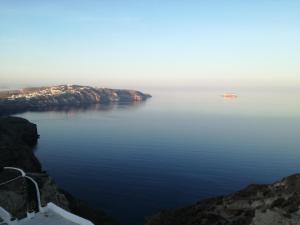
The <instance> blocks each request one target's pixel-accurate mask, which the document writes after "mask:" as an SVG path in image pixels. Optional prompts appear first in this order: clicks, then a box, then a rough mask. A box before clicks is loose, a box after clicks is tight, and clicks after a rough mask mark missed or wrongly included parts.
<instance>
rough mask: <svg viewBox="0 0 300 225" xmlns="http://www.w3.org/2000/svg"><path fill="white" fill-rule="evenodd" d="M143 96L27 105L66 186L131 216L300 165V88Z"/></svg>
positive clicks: (44, 153) (119, 215)
mask: <svg viewBox="0 0 300 225" xmlns="http://www.w3.org/2000/svg"><path fill="white" fill-rule="evenodd" d="M150 93H151V94H152V95H153V98H152V99H150V100H148V101H147V102H145V103H143V104H135V105H130V106H126V105H123V106H122V105H121V106H102V107H97V108H95V109H89V110H79V111H69V112H43V113H34V112H29V113H24V114H21V116H22V117H25V118H27V119H29V120H30V121H32V122H34V123H37V124H38V130H39V134H40V135H41V138H40V140H39V144H38V148H37V151H36V154H37V156H38V158H39V159H40V161H41V162H42V164H43V168H44V169H45V170H47V171H48V172H49V174H50V175H51V176H53V177H54V178H55V180H56V181H57V183H58V184H59V185H60V187H62V188H64V189H66V190H68V191H69V192H71V193H72V194H74V195H75V196H77V197H79V198H81V199H83V200H85V201H86V202H88V203H89V204H91V205H92V206H95V207H98V208H102V209H103V210H105V211H106V212H107V213H108V214H109V215H111V216H113V217H114V218H116V219H118V220H119V221H121V222H122V223H123V224H128V225H129V224H131V225H135V224H140V223H142V222H143V221H144V218H145V217H147V216H150V215H152V214H154V213H156V212H158V211H159V210H160V209H165V208H175V207H182V206H185V205H189V204H192V203H194V202H196V201H198V200H200V199H202V198H207V197H210V196H216V195H221V194H226V193H230V192H233V191H237V190H239V189H241V188H243V187H244V186H246V185H248V184H250V183H268V182H273V181H275V180H277V179H279V178H281V177H283V176H286V175H289V174H292V173H296V172H300V138H299V134H300V107H299V99H300V94H299V93H297V92H291V93H287V92H241V93H239V98H237V99H224V98H222V97H221V96H220V95H221V94H222V93H221V92H215V91H177V92H175V91H165V92H163V91H161V92H155V91H153V92H150Z"/></svg>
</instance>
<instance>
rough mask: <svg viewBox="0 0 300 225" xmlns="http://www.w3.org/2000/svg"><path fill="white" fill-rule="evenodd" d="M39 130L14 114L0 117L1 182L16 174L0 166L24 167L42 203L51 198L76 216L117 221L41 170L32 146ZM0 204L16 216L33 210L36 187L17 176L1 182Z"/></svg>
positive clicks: (99, 221) (97, 221) (106, 224)
mask: <svg viewBox="0 0 300 225" xmlns="http://www.w3.org/2000/svg"><path fill="white" fill-rule="evenodd" d="M37 140H38V133H37V127H36V125H35V124H32V123H30V122H29V121H27V120H25V119H22V118H17V117H2V118H0V183H3V182H4V181H7V180H10V179H12V178H14V177H17V176H19V174H17V172H15V171H7V170H4V171H1V168H3V166H12V167H18V168H21V169H23V170H24V171H25V172H26V173H27V175H29V176H31V177H32V178H34V179H35V180H36V181H37V182H38V185H39V188H40V191H41V201H42V205H44V206H45V205H46V204H47V203H48V202H53V203H55V204H57V205H59V206H60V207H62V208H64V209H66V210H68V211H71V212H73V213H75V214H77V215H79V216H82V217H84V218H87V219H89V220H91V221H92V222H94V223H95V224H96V225H97V224H99V225H100V224H101V225H112V224H116V223H115V222H114V221H113V220H112V219H111V218H110V217H108V216H107V215H105V214H104V213H103V212H102V211H100V210H96V209H92V208H90V207H89V206H87V204H85V203H84V202H82V201H80V200H78V199H76V198H75V197H73V196H72V195H70V194H69V193H67V192H66V191H63V190H61V189H60V188H59V187H58V186H57V185H56V184H55V182H54V181H53V179H52V178H51V177H49V175H48V174H47V173H45V172H42V170H41V164H40V163H39V161H38V159H37V158H36V157H35V156H34V153H33V148H34V145H35V144H36V143H37ZM0 206H2V207H4V208H5V209H7V210H8V211H9V212H10V213H12V215H13V216H15V217H16V218H22V217H24V216H25V215H26V211H34V210H36V208H37V206H36V201H35V191H34V187H33V186H32V183H30V182H28V181H26V180H25V179H24V178H19V179H17V180H15V181H13V182H11V183H8V184H5V185H1V186H0Z"/></svg>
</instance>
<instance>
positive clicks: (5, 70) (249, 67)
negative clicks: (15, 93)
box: [0, 0, 300, 89]
mask: <svg viewBox="0 0 300 225" xmlns="http://www.w3.org/2000/svg"><path fill="white" fill-rule="evenodd" d="M299 8H300V2H297V1H277V2H274V1H270V0H268V1H263V2H262V1H251V2H246V1H229V2H228V1H226V2H224V1H214V2H204V1H184V2H181V1H163V2H161V1H147V2H145V1H94V0H89V1H80V0H78V1H67V0H64V1H42V2H41V1H35V0H29V1H26V2H24V1H17V0H16V1H1V2H0V21H1V22H0V49H1V51H0V84H1V85H0V86H1V87H0V88H2V89H3V88H4V89H5V88H19V87H28V86H44V85H57V84H82V85H92V86H105V87H118V88H135V89H140V88H142V89H143V88H163V87H165V88H182V87H185V88H189V87H191V88H201V87H211V88H213V87H221V88H224V89H243V88H252V89H253V88H271V89H273V88H275V89H277V88H285V89H288V88H292V89H295V88H298V87H299V84H300V82H299V81H300V76H299V75H300V68H299V66H298V62H299V61H300V43H299V39H300V29H299V27H300V12H299Z"/></svg>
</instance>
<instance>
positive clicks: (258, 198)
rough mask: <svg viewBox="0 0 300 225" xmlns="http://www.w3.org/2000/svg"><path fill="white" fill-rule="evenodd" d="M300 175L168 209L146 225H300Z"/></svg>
mask: <svg viewBox="0 0 300 225" xmlns="http://www.w3.org/2000/svg"><path fill="white" fill-rule="evenodd" d="M299 224H300V174H295V175H292V176H289V177H286V178H284V179H283V180H281V181H279V182H276V183H274V184H270V185H255V184H253V185H250V186H248V187H247V188H245V189H243V190H241V191H239V192H236V193H233V194H230V195H227V196H223V197H217V198H211V199H206V200H203V201H199V202H198V203H196V204H194V205H192V206H189V207H186V208H181V209H176V210H165V211H162V212H160V213H158V214H157V215H155V216H153V217H152V218H150V219H149V220H148V222H146V223H145V225H299Z"/></svg>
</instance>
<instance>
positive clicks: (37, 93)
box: [0, 85, 151, 114]
mask: <svg viewBox="0 0 300 225" xmlns="http://www.w3.org/2000/svg"><path fill="white" fill-rule="evenodd" d="M150 97H151V95H149V94H144V93H142V92H139V91H135V90H122V89H108V88H96V87H89V86H80V85H59V86H52V87H38V88H25V89H21V90H13V91H2V92H0V113H1V114H9V113H17V112H22V111H27V110H46V109H48V108H51V107H66V106H70V107H80V106H86V105H92V104H99V103H101V104H108V103H116V102H117V103H120V102H140V101H144V100H146V99H148V98H150Z"/></svg>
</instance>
